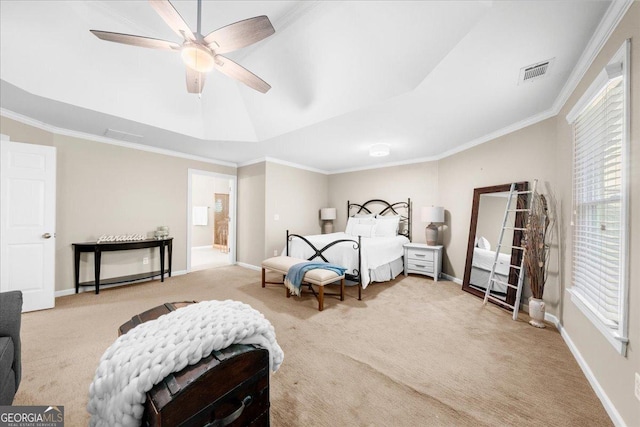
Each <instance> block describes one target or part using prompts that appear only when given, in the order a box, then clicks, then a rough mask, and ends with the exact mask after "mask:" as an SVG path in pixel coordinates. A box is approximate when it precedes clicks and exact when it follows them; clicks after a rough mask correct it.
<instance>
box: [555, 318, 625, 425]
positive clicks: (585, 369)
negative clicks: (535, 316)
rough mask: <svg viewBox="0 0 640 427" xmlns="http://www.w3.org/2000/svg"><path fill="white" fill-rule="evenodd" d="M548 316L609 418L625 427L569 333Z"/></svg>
mask: <svg viewBox="0 0 640 427" xmlns="http://www.w3.org/2000/svg"><path fill="white" fill-rule="evenodd" d="M547 316H548V317H549V321H550V322H555V323H556V327H557V328H558V330H559V331H560V335H561V336H562V338H563V339H564V342H565V344H567V347H569V350H571V354H573V357H574V358H575V359H576V362H578V365H579V366H580V369H582V373H583V374H584V376H585V377H587V381H589V384H591V388H592V389H593V391H595V393H596V395H597V396H598V398H599V399H600V402H602V406H604V409H605V411H607V414H608V415H609V418H611V421H612V422H613V424H614V425H616V426H620V427H625V426H626V424H625V422H624V420H623V419H622V417H621V416H620V413H619V412H618V410H617V409H616V407H615V406H614V405H613V402H611V400H610V399H609V397H608V396H607V393H605V391H604V389H603V388H602V386H601V385H600V383H599V382H598V380H597V379H596V377H595V375H594V374H593V372H592V371H591V368H589V365H588V364H587V362H586V361H585V360H584V358H583V357H582V354H580V351H579V350H578V348H577V347H576V346H575V344H574V343H573V341H572V340H571V337H570V336H569V334H568V333H567V331H566V329H564V327H563V326H562V325H561V324H560V322H559V321H558V318H557V317H555V316H553V315H547V314H545V317H544V318H545V320H547ZM552 319H553V320H552Z"/></svg>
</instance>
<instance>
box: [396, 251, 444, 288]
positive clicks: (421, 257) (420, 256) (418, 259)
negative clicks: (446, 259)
mask: <svg viewBox="0 0 640 427" xmlns="http://www.w3.org/2000/svg"><path fill="white" fill-rule="evenodd" d="M441 272H442V246H431V245H425V244H424V243H407V244H405V245H404V275H405V276H408V275H409V273H416V274H424V275H425V276H431V277H433V280H434V281H436V282H437V281H438V278H439V277H440V273H441Z"/></svg>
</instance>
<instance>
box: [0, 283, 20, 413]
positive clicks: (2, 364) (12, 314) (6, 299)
mask: <svg viewBox="0 0 640 427" xmlns="http://www.w3.org/2000/svg"><path fill="white" fill-rule="evenodd" d="M21 315H22V292H20V291H10V292H2V293H0V405H11V403H13V396H15V394H16V391H18V386H19V385H20V376H21V374H22V371H21V362H20V320H21V319H20V316H21Z"/></svg>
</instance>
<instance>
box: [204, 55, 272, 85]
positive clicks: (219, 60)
mask: <svg viewBox="0 0 640 427" xmlns="http://www.w3.org/2000/svg"><path fill="white" fill-rule="evenodd" d="M215 67H216V69H217V70H218V71H220V72H221V73H222V74H226V75H227V76H229V77H231V78H232V79H236V80H238V81H239V82H242V83H244V84H246V85H247V86H249V87H250V88H252V89H255V90H257V91H258V92H262V93H267V92H268V91H269V89H271V86H270V85H269V83H267V82H265V81H264V80H262V79H261V78H260V77H258V76H256V75H255V74H253V73H252V72H251V71H249V70H247V69H246V68H244V67H243V66H242V65H239V64H237V63H235V62H233V61H232V60H230V59H229V58H227V57H224V56H222V55H216V56H215Z"/></svg>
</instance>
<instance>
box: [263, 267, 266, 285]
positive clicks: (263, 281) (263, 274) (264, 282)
mask: <svg viewBox="0 0 640 427" xmlns="http://www.w3.org/2000/svg"><path fill="white" fill-rule="evenodd" d="M264 276H265V272H264V267H262V287H263V288H264V287H265V286H266V285H265V277H264Z"/></svg>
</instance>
